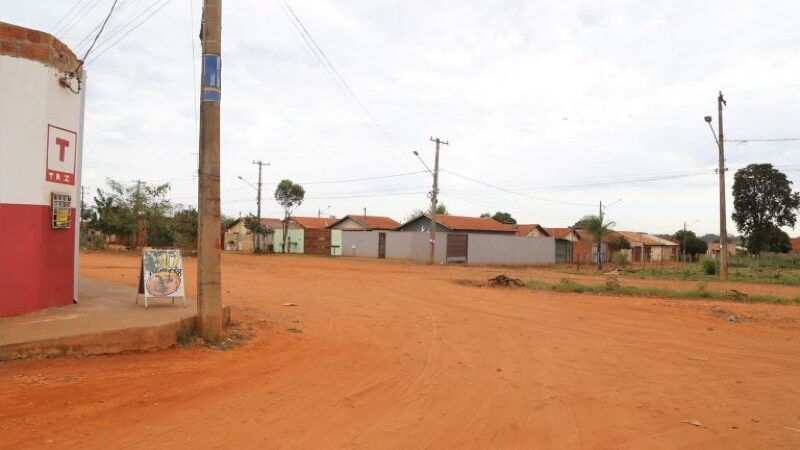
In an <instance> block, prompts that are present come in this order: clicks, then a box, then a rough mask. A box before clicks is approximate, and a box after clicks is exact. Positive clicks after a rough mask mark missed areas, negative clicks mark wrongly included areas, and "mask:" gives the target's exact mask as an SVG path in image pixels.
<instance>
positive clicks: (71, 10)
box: [50, 0, 89, 35]
mask: <svg viewBox="0 0 800 450" xmlns="http://www.w3.org/2000/svg"><path fill="white" fill-rule="evenodd" d="M85 1H89V0H78V1H77V2H75V4H74V5H72V8H70V9H69V11H67V13H66V14H64V15H63V16H61V18H60V19H58V22H56V23H54V24H53V25H52V26H51V27H50V34H53V35H54V34H56V30H57V29H58V27H59V25H61V24H62V23H64V20H66V18H67V17H69V16H71V15H72V13H73V11H75V9H76V8H77V7H78V5H80V4H81V3H84V2H85Z"/></svg>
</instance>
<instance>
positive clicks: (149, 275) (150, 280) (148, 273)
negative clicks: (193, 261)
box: [136, 248, 186, 309]
mask: <svg viewBox="0 0 800 450" xmlns="http://www.w3.org/2000/svg"><path fill="white" fill-rule="evenodd" d="M140 267H141V268H140V270H139V293H138V294H137V295H136V304H137V305H138V304H139V297H142V296H143V297H144V307H145V309H147V306H148V299H151V298H163V299H171V300H172V303H175V299H176V298H180V299H182V300H183V306H184V307H186V295H185V293H184V280H183V258H182V257H181V251H180V250H176V249H155V248H144V249H142V262H141V265H140Z"/></svg>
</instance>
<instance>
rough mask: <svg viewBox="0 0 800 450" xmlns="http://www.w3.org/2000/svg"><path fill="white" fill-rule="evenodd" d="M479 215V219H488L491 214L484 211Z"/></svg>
mask: <svg viewBox="0 0 800 450" xmlns="http://www.w3.org/2000/svg"><path fill="white" fill-rule="evenodd" d="M479 217H480V218H481V219H488V218H489V217H492V215H491V214H489V213H488V212H485V213H483V214H481V215H480V216H479Z"/></svg>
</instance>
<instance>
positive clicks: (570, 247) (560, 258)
mask: <svg viewBox="0 0 800 450" xmlns="http://www.w3.org/2000/svg"><path fill="white" fill-rule="evenodd" d="M544 230H545V231H546V232H547V235H548V236H550V237H552V238H553V239H555V241H556V264H562V263H571V262H574V260H575V247H576V243H578V242H579V241H580V240H581V237H580V235H578V233H577V232H576V231H575V229H574V228H572V227H567V228H545V229H544Z"/></svg>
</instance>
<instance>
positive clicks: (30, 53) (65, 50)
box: [0, 22, 78, 73]
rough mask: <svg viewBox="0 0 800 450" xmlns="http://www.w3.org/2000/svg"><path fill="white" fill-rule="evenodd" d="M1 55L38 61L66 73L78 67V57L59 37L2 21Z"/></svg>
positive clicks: (0, 24)
mask: <svg viewBox="0 0 800 450" xmlns="http://www.w3.org/2000/svg"><path fill="white" fill-rule="evenodd" d="M0 55H8V56H14V57H18V58H25V59H30V60H33V61H38V62H40V63H42V64H44V65H46V66H49V67H52V68H54V69H57V70H59V71H62V72H66V73H71V72H73V71H75V69H76V68H77V67H78V58H77V57H76V56H75V54H74V53H72V50H70V49H69V47H67V46H66V45H64V43H62V42H61V41H59V40H58V39H56V38H54V37H53V36H51V35H49V34H47V33H45V32H43V31H36V30H31V29H28V28H23V27H20V26H17V25H12V24H10V23H5V22H0Z"/></svg>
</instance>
